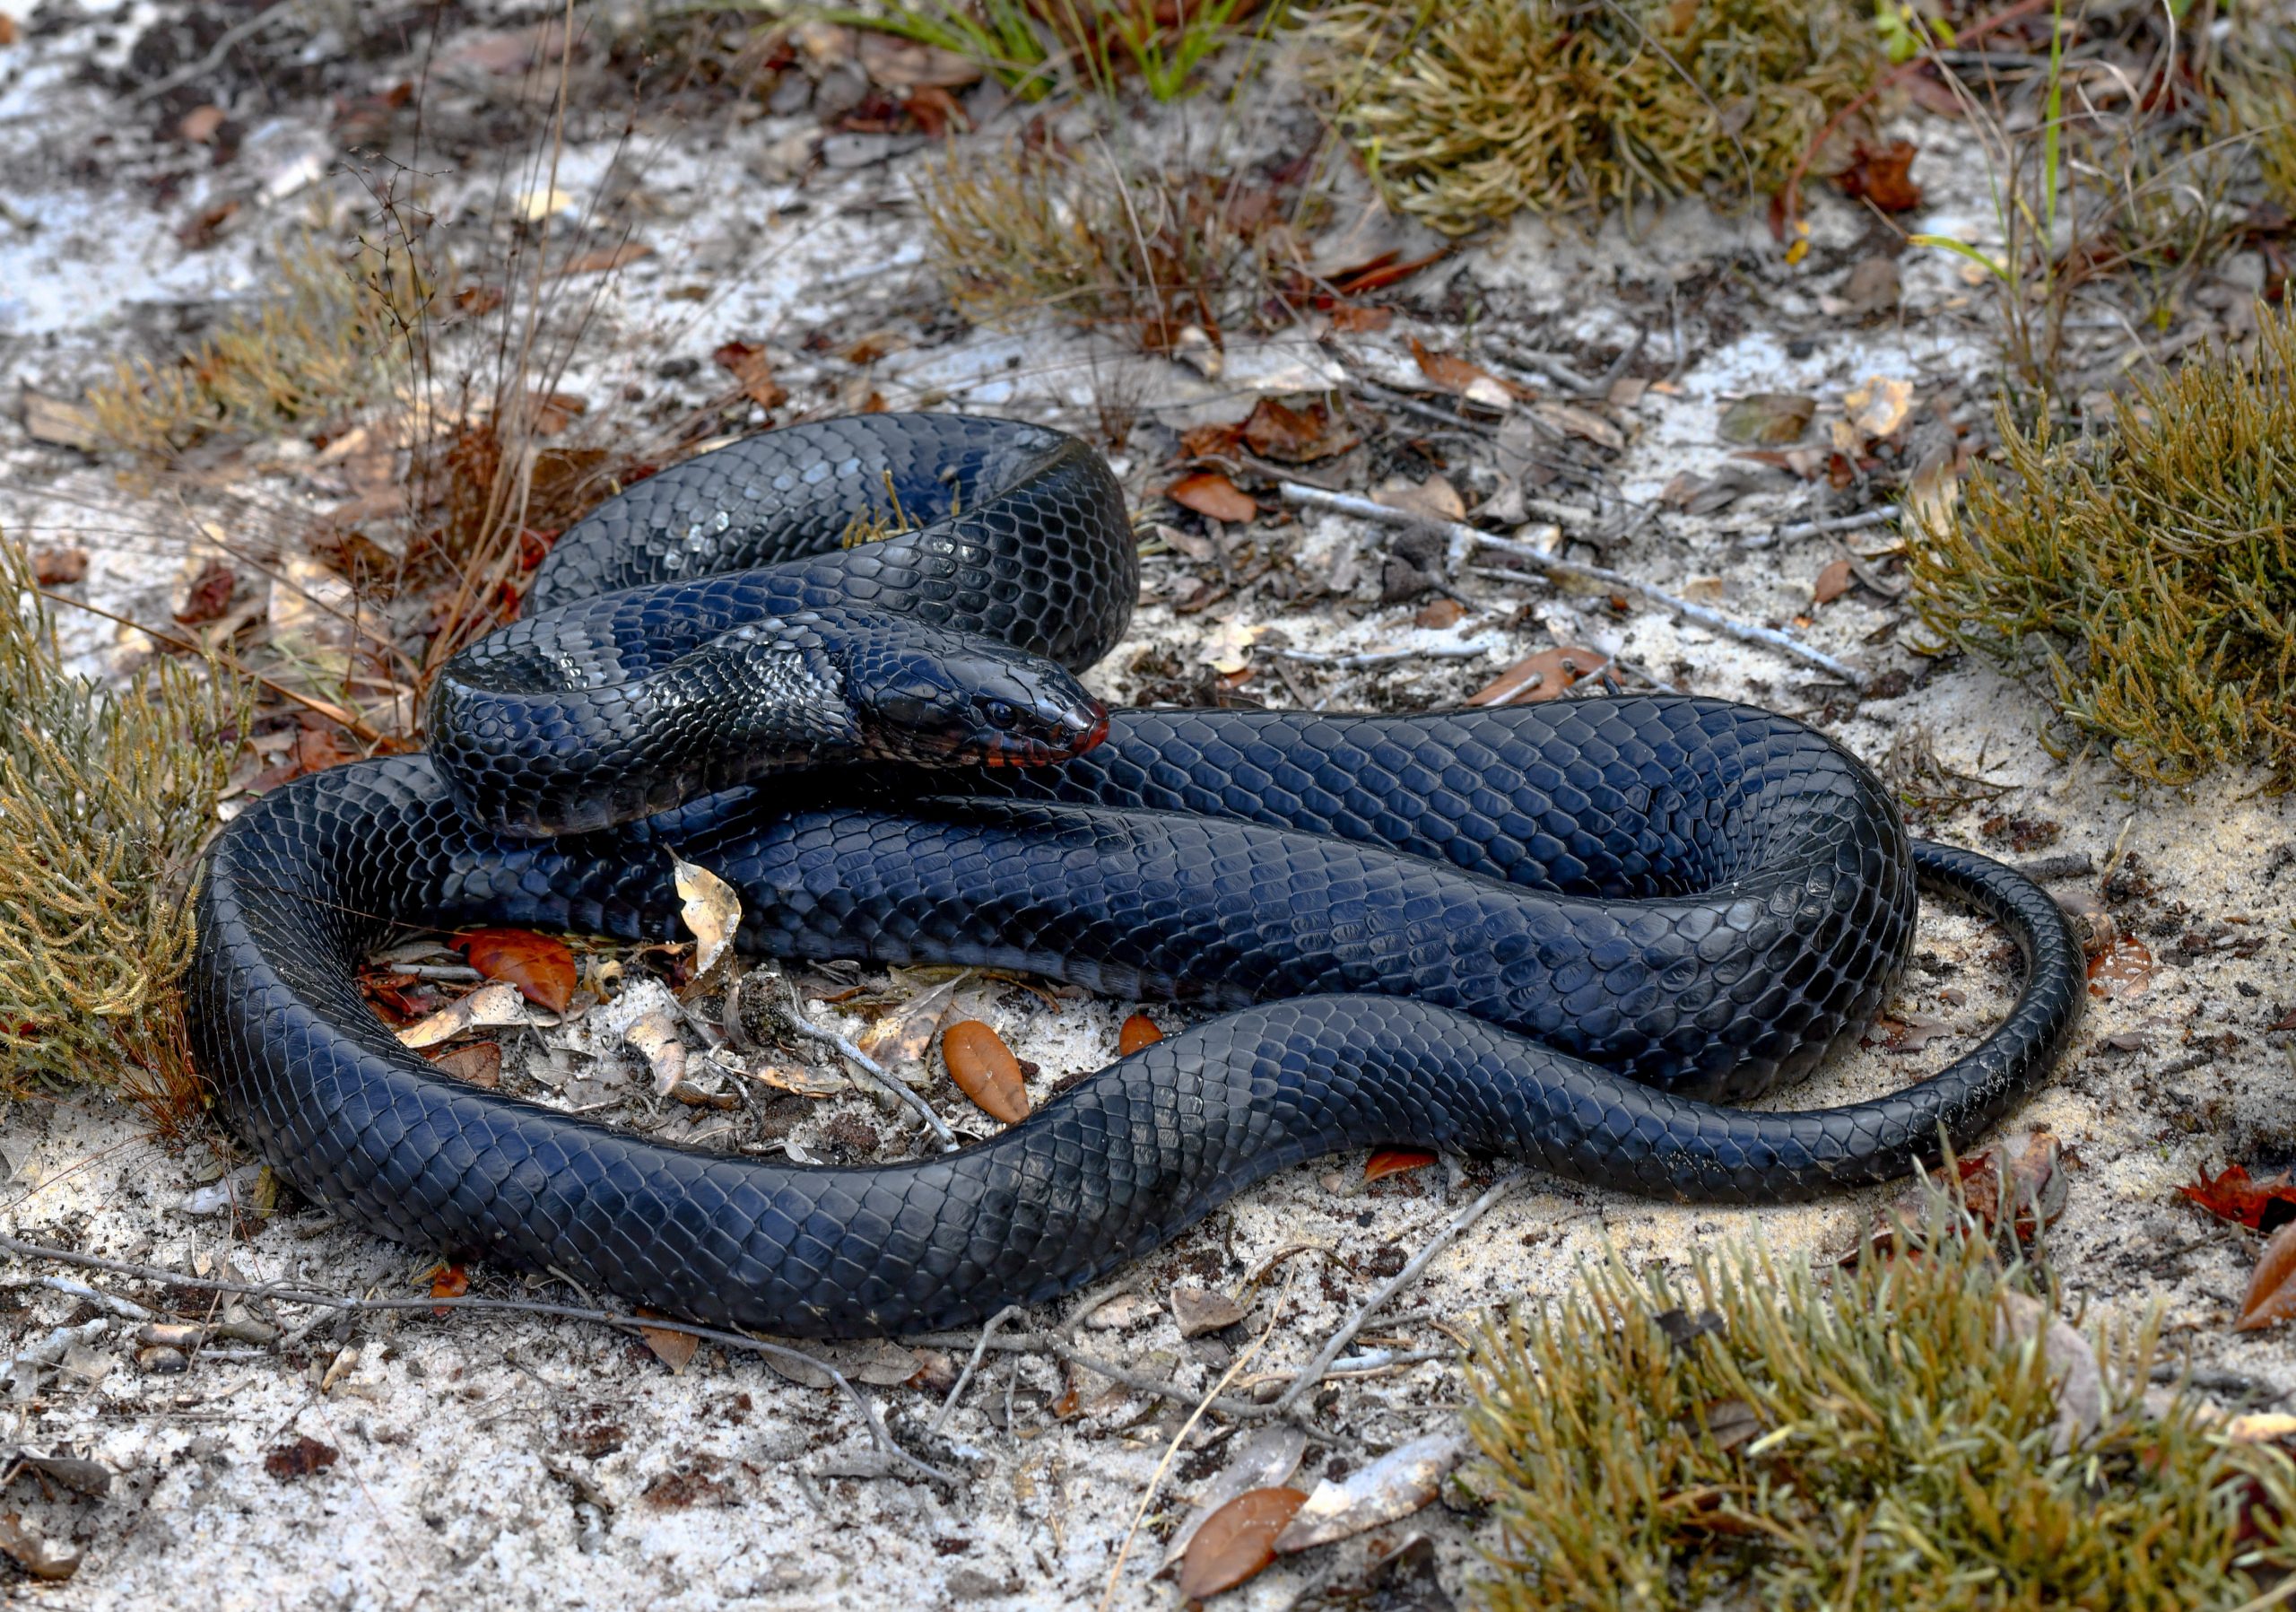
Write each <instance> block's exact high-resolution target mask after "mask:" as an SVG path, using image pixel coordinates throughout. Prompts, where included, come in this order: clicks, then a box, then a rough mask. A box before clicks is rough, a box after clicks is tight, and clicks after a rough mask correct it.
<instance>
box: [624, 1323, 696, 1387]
mask: <svg viewBox="0 0 2296 1612" xmlns="http://www.w3.org/2000/svg"><path fill="white" fill-rule="evenodd" d="M638 1313H639V1314H640V1315H643V1316H652V1315H654V1314H655V1312H654V1311H651V1310H640V1311H639V1312H638ZM657 1319H658V1320H667V1319H668V1318H667V1317H666V1316H663V1317H657ZM638 1336H639V1337H640V1338H644V1339H645V1340H646V1346H647V1347H648V1348H649V1349H651V1350H653V1351H654V1357H655V1358H656V1359H657V1360H659V1361H660V1362H661V1363H662V1364H664V1365H665V1366H667V1367H669V1368H670V1373H671V1375H673V1376H679V1377H682V1376H683V1375H684V1374H685V1368H686V1367H688V1366H689V1365H691V1364H693V1352H694V1351H695V1350H696V1349H698V1348H700V1346H701V1340H700V1338H696V1337H695V1336H694V1335H693V1334H692V1333H691V1332H678V1331H674V1330H672V1329H670V1328H667V1327H648V1326H643V1325H641V1326H640V1327H639V1329H638Z"/></svg>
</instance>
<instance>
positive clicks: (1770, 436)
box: [1722, 392, 1818, 448]
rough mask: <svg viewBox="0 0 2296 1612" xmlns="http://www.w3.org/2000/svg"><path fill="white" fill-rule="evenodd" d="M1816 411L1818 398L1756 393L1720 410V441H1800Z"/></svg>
mask: <svg viewBox="0 0 2296 1612" xmlns="http://www.w3.org/2000/svg"><path fill="white" fill-rule="evenodd" d="M1817 412H1818V400H1817V399H1816V398H1814V397H1808V396H1803V395H1802V394H1801V393H1798V392H1756V393H1754V394H1752V396H1746V397H1741V398H1739V399H1738V400H1737V401H1736V402H1735V403H1733V404H1731V405H1729V406H1728V407H1726V408H1725V409H1724V410H1723V411H1722V440H1724V441H1726V442H1744V443H1748V444H1751V445H1752V446H1754V447H1757V448H1784V447H1787V446H1788V445H1789V444H1792V443H1795V442H1798V441H1800V440H1802V433H1803V432H1805V431H1808V430H1809V429H1810V422H1811V421H1812V420H1813V419H1814V418H1815V417H1816V416H1817Z"/></svg>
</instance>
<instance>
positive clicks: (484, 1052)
mask: <svg viewBox="0 0 2296 1612" xmlns="http://www.w3.org/2000/svg"><path fill="white" fill-rule="evenodd" d="M431 1067H433V1068H435V1069H437V1070H439V1073H441V1074H444V1075H451V1076H454V1077H455V1078H456V1079H457V1080H467V1081H468V1082H470V1084H471V1085H475V1086H483V1087H485V1088H486V1089H487V1090H488V1091H492V1090H493V1089H494V1088H495V1087H496V1086H499V1085H501V1084H502V1043H501V1042H500V1041H474V1042H472V1043H471V1044H470V1045H469V1046H467V1047H456V1048H453V1049H451V1050H447V1051H443V1052H434V1053H432V1054H431Z"/></svg>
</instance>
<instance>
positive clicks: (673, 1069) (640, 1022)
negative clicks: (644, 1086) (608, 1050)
mask: <svg viewBox="0 0 2296 1612" xmlns="http://www.w3.org/2000/svg"><path fill="white" fill-rule="evenodd" d="M622 1041H623V1043H624V1044H625V1045H627V1046H628V1047H630V1048H631V1050H633V1051H635V1052H637V1053H638V1054H639V1056H640V1057H642V1058H643V1059H645V1060H646V1066H647V1067H648V1068H650V1069H652V1070H653V1071H654V1094H655V1095H656V1096H657V1097H666V1096H667V1095H669V1093H670V1088H671V1087H673V1086H674V1085H677V1084H678V1082H680V1081H681V1080H683V1079H684V1078H685V1061H686V1060H685V1042H683V1041H681V1040H679V1039H678V1026H677V1020H676V1019H675V1018H674V1016H673V1015H671V1014H670V1012H669V1010H668V1009H666V1008H657V1009H655V1010H654V1011H653V1012H651V1013H644V1014H640V1015H638V1017H637V1018H635V1019H633V1020H631V1022H630V1024H629V1025H628V1027H626V1028H625V1029H624V1030H623V1031H622Z"/></svg>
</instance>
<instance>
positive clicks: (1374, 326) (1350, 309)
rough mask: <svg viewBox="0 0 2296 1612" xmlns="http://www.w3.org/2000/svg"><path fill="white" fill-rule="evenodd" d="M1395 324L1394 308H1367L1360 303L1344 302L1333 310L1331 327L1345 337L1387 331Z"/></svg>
mask: <svg viewBox="0 0 2296 1612" xmlns="http://www.w3.org/2000/svg"><path fill="white" fill-rule="evenodd" d="M1395 322H1396V314H1395V309H1392V308H1365V307H1363V306H1361V304H1359V303H1354V302H1342V303H1340V304H1339V305H1338V306H1337V307H1336V308H1334V309H1332V310H1331V327H1332V328H1333V329H1334V330H1336V331H1338V332H1339V333H1340V334H1341V335H1364V334H1366V333H1368V332H1370V331H1374V330H1385V329H1386V328H1387V327H1388V326H1390V325H1392V324H1394V323H1395Z"/></svg>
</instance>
